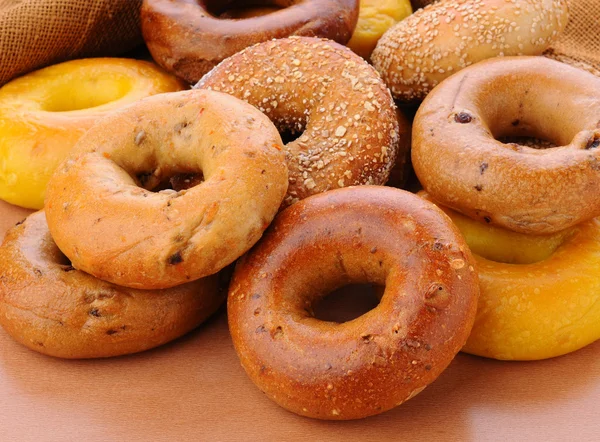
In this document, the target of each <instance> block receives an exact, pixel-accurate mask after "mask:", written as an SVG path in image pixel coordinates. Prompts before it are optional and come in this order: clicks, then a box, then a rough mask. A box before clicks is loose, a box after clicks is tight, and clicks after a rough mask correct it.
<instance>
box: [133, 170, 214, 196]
mask: <svg viewBox="0 0 600 442" xmlns="http://www.w3.org/2000/svg"><path fill="white" fill-rule="evenodd" d="M136 180H137V182H138V183H139V186H140V187H143V188H144V189H146V190H150V191H151V192H162V191H165V190H174V191H176V192H180V191H182V190H188V189H191V188H192V187H195V186H197V185H199V184H202V183H203V182H204V175H203V174H202V173H201V172H199V173H178V174H175V175H172V176H169V177H161V178H160V179H159V178H157V177H155V176H154V174H153V173H151V172H148V173H140V174H138V175H137V176H136Z"/></svg>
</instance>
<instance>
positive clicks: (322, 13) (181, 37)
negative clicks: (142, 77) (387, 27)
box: [141, 0, 359, 83]
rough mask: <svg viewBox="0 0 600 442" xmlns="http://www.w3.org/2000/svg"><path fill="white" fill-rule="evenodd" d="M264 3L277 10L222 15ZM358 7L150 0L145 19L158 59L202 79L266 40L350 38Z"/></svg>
mask: <svg viewBox="0 0 600 442" xmlns="http://www.w3.org/2000/svg"><path fill="white" fill-rule="evenodd" d="M260 6H266V7H273V8H277V10H275V11H274V12H271V13H269V14H265V15H260V13H257V16H254V17H244V15H243V14H242V15H241V17H243V18H241V19H236V20H234V19H229V18H223V17H225V16H226V15H224V16H220V15H218V14H219V13H221V12H226V11H227V10H228V9H231V8H245V7H246V8H248V7H250V8H252V7H254V8H257V7H260ZM358 8H359V0H225V1H223V0H204V1H202V2H198V1H197V0H144V3H143V4H142V10H141V22H142V33H143V35H144V40H145V41H146V44H147V45H148V49H149V50H150V52H151V53H152V57H154V60H156V62H157V63H158V64H160V65H161V66H163V67H164V68H165V69H167V70H169V71H170V72H173V73H175V74H176V75H177V76H178V77H180V78H183V79H185V80H187V81H188V82H190V83H196V82H197V81H198V80H200V78H202V76H203V75H204V74H206V73H207V72H208V71H210V70H211V69H212V68H213V67H214V66H215V65H217V64H218V63H219V62H221V61H222V60H224V59H225V58H227V57H229V56H231V55H233V54H235V53H236V52H239V51H241V50H242V49H244V48H247V47H249V46H252V45H254V44H256V43H260V42H263V41H267V40H272V39H276V38H285V37H289V36H291V35H303V36H314V37H323V38H328V39H331V40H334V41H337V42H339V43H342V44H345V43H346V42H347V41H348V40H350V37H351V36H352V32H353V31H354V27H355V26H356V22H357V21H358ZM257 12H258V11H257Z"/></svg>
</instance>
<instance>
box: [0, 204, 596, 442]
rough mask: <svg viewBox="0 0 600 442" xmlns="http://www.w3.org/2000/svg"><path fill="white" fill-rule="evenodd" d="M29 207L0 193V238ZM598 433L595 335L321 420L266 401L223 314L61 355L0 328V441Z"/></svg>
mask: <svg viewBox="0 0 600 442" xmlns="http://www.w3.org/2000/svg"><path fill="white" fill-rule="evenodd" d="M26 213H27V212H26V211H24V210H21V209H16V208H14V207H10V206H8V205H7V204H5V203H2V202H0V237H1V236H3V235H4V232H5V230H6V229H7V228H8V227H9V226H11V225H12V224H14V223H15V222H17V221H18V220H20V219H21V218H23V217H24V216H25V214H26ZM307 438H309V439H308V440H309V442H312V441H317V440H318V441H328V440H342V441H352V440H357V441H376V440H406V441H416V440H427V441H437V440H450V441H454V440H456V441H459V440H460V441H471V440H511V441H512V440H529V441H533V440H540V441H559V440H561V441H563V440H564V441H566V440H569V441H598V440H600V342H596V343H595V344H593V345H591V346H589V347H587V348H585V349H583V350H580V351H578V352H576V353H574V354H571V355H568V356H566V357H561V358H556V359H552V360H548V361H541V362H530V363H507V362H498V361H492V360H485V359H481V358H476V357H472V356H468V355H459V356H458V357H457V358H456V360H455V361H454V362H453V364H452V365H451V366H450V368H448V370H447V371H446V372H444V374H442V376H441V377H440V378H439V379H438V380H437V381H436V382H435V383H434V384H432V385H431V386H430V387H429V388H427V389H426V390H425V391H424V392H423V393H422V394H421V395H419V396H417V397H416V398H415V399H413V400H411V401H409V402H408V403H406V404H404V405H402V406H400V407H398V408H396V409H395V410H392V411H391V412H388V413H384V414H382V415H380V416H376V417H374V418H369V419H365V420H362V421H354V422H320V421H314V420H309V419H305V418H301V417H298V416H295V415H293V414H291V413H288V412H286V411H285V410H283V409H281V408H279V407H278V406H277V405H275V404H274V403H272V402H271V401H270V400H268V399H267V398H266V397H265V396H263V394H262V393H261V392H260V391H259V390H258V389H256V388H255V387H254V385H252V383H251V382H250V381H249V380H248V378H247V377H246V375H245V374H244V372H243V370H242V368H241V366H240V365H239V363H238V360H237V357H236V355H235V353H234V351H233V347H232V344H231V341H230V339H229V336H228V332H227V322H226V317H225V314H224V311H223V310H221V311H220V312H219V314H218V315H217V316H216V317H215V318H213V319H212V320H210V321H209V322H208V323H207V324H205V325H204V326H203V327H201V328H200V329H199V330H197V331H196V332H194V333H192V334H190V335H188V336H186V337H184V338H182V339H180V340H178V341H176V342H174V343H172V344H169V345H167V346H164V347H162V348H159V349H156V350H153V351H149V352H145V353H142V354H138V355H134V356H128V357H121V358H115V359H110V360H92V361H63V360H59V359H53V358H49V357H46V356H42V355H39V354H37V353H34V352H32V351H30V350H28V349H26V348H24V347H21V346H20V345H18V344H16V343H14V342H13V341H12V339H10V337H9V336H7V335H6V333H4V331H3V330H1V329H0V441H9V440H18V441H29V440H44V441H45V440H52V441H54V440H56V441H58V440H81V441H106V440H127V441H134V440H152V441H161V440H211V441H212V440H219V441H221V440H223V441H226V440H252V441H271V440H273V441H283V440H285V441H294V440H298V441H300V440H306V439H307Z"/></svg>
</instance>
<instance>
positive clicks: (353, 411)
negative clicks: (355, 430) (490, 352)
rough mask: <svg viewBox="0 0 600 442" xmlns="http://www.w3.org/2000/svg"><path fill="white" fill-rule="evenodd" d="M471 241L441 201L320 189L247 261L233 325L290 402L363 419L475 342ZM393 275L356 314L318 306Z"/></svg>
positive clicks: (254, 361) (234, 289)
mask: <svg viewBox="0 0 600 442" xmlns="http://www.w3.org/2000/svg"><path fill="white" fill-rule="evenodd" d="M473 263H474V261H473V259H472V257H471V255H470V252H469V249H468V247H467V246H466V244H465V243H464V241H463V240H462V238H461V237H460V234H459V232H458V230H457V229H456V228H455V227H454V226H453V225H452V223H451V222H450V220H449V219H448V218H447V217H446V216H445V215H444V214H443V213H442V212H441V211H440V210H439V209H438V208H436V207H435V206H434V205H433V204H431V203H428V202H426V201H424V200H422V199H420V198H419V197H417V196H415V195H413V194H410V193H408V192H405V191H402V190H398V189H392V188H389V187H378V186H359V187H353V188H347V189H338V190H334V191H331V192H326V193H322V194H319V195H315V196H312V197H310V198H307V199H305V200H303V201H300V202H299V203H297V204H294V205H293V206H291V207H289V208H288V209H286V210H285V211H283V212H282V213H280V214H279V215H278V217H277V218H276V219H275V221H274V223H273V224H272V225H271V227H270V228H269V230H268V231H267V233H266V234H265V237H264V238H263V240H261V241H260V242H259V244H258V245H257V246H256V247H255V248H254V249H253V250H252V251H251V252H250V253H249V254H247V255H245V256H244V257H242V259H240V260H239V261H238V264H237V266H236V270H235V273H234V276H233V279H232V282H231V285H230V289H229V296H228V315H229V328H230V331H231V335H232V338H233V343H234V346H235V349H236V351H237V353H238V356H239V357H240V360H241V363H242V366H243V367H244V369H245V370H246V372H247V374H248V375H249V376H250V378H251V379H252V381H253V382H254V383H255V384H256V385H257V386H258V387H259V388H260V389H261V390H262V391H263V392H265V393H266V395H267V396H268V397H269V398H271V399H272V400H274V401H275V402H277V403H278V404H279V405H281V406H282V407H284V408H286V409H288V410H290V411H293V412H295V413H298V414H300V415H304V416H309V417H314V418H319V419H337V420H345V419H357V418H362V417H366V416H370V415H374V414H377V413H381V412H383V411H386V410H389V409H391V408H393V407H395V406H397V405H400V404H401V403H402V402H404V401H406V400H408V399H410V398H411V397H413V396H415V395H416V394H418V393H419V392H420V391H422V390H423V389H424V388H425V387H426V386H427V385H428V384H430V383H431V382H433V380H435V379H436V378H437V376H438V375H439V374H440V373H441V372H442V371H443V370H444V369H445V368H446V367H447V366H448V364H449V363H450V361H451V360H452V359H453V358H454V356H455V355H456V353H457V352H458V351H459V350H460V348H461V347H462V346H463V345H464V343H465V341H466V339H467V337H468V335H469V332H470V330H471V326H472V324H473V320H474V317H475V311H476V307H477V297H478V293H479V287H478V281H477V274H476V271H475V269H474V267H473ZM358 283H373V284H377V285H381V286H385V292H384V294H383V297H382V299H381V302H380V304H379V305H378V306H377V307H375V308H374V309H373V310H371V311H369V312H367V313H366V314H364V315H362V316H360V317H358V318H356V319H354V320H351V321H349V322H345V323H341V324H339V323H334V322H326V321H320V320H318V319H316V318H314V317H313V316H312V314H311V313H310V311H311V306H312V305H314V303H315V302H317V301H318V300H319V299H320V298H322V297H324V296H325V295H327V294H328V293H330V292H332V291H333V290H335V289H337V288H339V287H343V286H345V285H348V284H358Z"/></svg>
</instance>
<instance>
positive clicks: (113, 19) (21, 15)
mask: <svg viewBox="0 0 600 442" xmlns="http://www.w3.org/2000/svg"><path fill="white" fill-rule="evenodd" d="M141 3H142V0H0V85H2V84H4V83H6V82H7V81H9V80H11V79H12V78H14V77H16V76H18V75H21V74H24V73H27V72H30V71H32V70H35V69H38V68H41V67H43V66H48V65H50V64H55V63H59V62H61V61H65V60H70V59H74V58H82V57H98V56H113V55H118V54H121V53H123V52H126V51H128V50H131V49H133V48H134V47H135V46H137V45H138V44H140V43H141V42H142V35H141V32H140V15H139V11H140V6H141Z"/></svg>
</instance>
